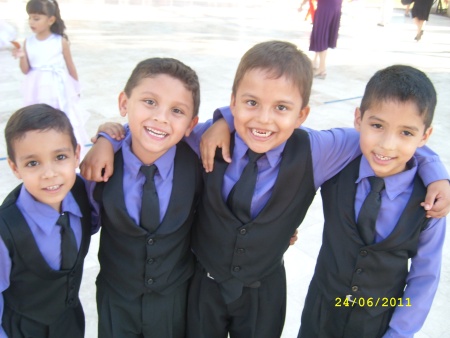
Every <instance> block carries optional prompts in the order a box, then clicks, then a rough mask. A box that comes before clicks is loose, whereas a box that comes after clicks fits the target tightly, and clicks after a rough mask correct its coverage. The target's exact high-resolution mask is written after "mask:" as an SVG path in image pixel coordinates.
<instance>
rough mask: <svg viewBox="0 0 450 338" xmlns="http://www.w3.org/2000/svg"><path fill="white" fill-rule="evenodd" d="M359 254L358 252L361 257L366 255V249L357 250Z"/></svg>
mask: <svg viewBox="0 0 450 338" xmlns="http://www.w3.org/2000/svg"><path fill="white" fill-rule="evenodd" d="M359 254H360V255H361V256H363V257H366V256H367V251H366V250H361V251H360V252H359Z"/></svg>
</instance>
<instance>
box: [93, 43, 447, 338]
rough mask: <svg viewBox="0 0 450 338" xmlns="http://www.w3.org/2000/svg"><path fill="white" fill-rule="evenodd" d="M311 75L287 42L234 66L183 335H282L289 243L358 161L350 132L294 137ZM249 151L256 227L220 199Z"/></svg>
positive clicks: (203, 207)
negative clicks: (324, 187)
mask: <svg viewBox="0 0 450 338" xmlns="http://www.w3.org/2000/svg"><path fill="white" fill-rule="evenodd" d="M312 75H313V71H312V65H311V62H310V61H309V59H308V58H307V57H306V55H304V54H303V53H302V52H300V51H299V50H298V49H297V48H296V46H294V45H292V44H290V43H287V42H282V41H268V42H264V43H260V44H257V45H255V46H254V47H252V48H251V49H250V50H249V51H248V52H247V53H246V54H245V55H244V56H243V58H242V59H241V62H240V64H239V67H238V70H237V73H236V77H235V81H234V85H233V93H232V100H231V112H232V113H233V115H234V119H235V121H234V125H235V127H236V134H235V137H234V138H233V140H234V144H235V145H234V148H233V151H232V154H233V161H232V162H231V164H230V165H228V164H227V163H225V162H224V161H223V160H222V158H221V157H219V158H217V159H216V162H215V164H214V166H215V170H214V172H212V173H210V174H208V175H205V176H204V191H203V195H202V199H201V203H200V205H199V209H198V212H197V219H196V222H195V224H194V227H193V237H192V249H193V251H194V253H195V255H196V257H197V260H198V264H197V269H196V272H195V274H194V277H193V280H192V282H191V286H190V291H189V292H190V294H189V300H188V336H189V337H193V338H194V337H195V338H198V337H226V336H227V334H228V333H230V336H231V337H245V338H247V337H258V338H260V337H270V338H272V337H278V336H280V335H281V331H282V328H283V323H284V313H285V298H286V287H285V273H284V266H283V254H284V252H285V251H286V249H287V248H288V246H289V241H290V237H291V235H292V234H293V233H294V232H295V230H296V228H297V227H298V225H299V224H300V223H301V221H302V219H303V217H304V215H305V213H306V210H307V207H308V206H309V204H310V203H311V201H312V198H313V197H314V195H315V191H316V189H317V188H318V187H319V186H320V184H321V183H323V182H325V181H326V180H327V179H329V178H331V177H332V176H333V175H334V174H336V173H337V172H338V171H339V170H340V169H342V168H343V167H345V165H346V164H348V163H349V162H351V160H352V159H354V158H355V157H356V156H358V155H359V154H360V150H359V148H357V147H355V146H354V145H355V144H356V142H358V138H359V135H358V134H357V132H355V131H352V130H350V129H336V130H332V131H325V132H315V131H311V132H310V134H309V135H308V134H307V133H306V132H304V131H301V130H297V128H298V127H299V126H300V125H301V123H303V121H304V120H305V119H306V117H307V115H308V113H309V107H308V100H309V95H310V91H311V84H312ZM229 112H230V109H228V108H224V109H220V110H218V111H217V112H216V113H217V115H219V114H225V117H229V116H228V115H227V114H228V113H229ZM221 122H222V123H223V121H221ZM221 122H218V123H221ZM231 124H233V123H231ZM205 126H208V124H205ZM205 126H203V129H202V130H200V133H201V131H203V130H204V127H205ZM210 134H211V133H210ZM212 134H213V135H215V133H214V132H213V133H212ZM228 135H229V132H228ZM190 139H191V140H190V141H192V137H191V138H190ZM188 141H189V140H188ZM197 141H198V140H197ZM194 143H195V140H194ZM194 147H195V144H194ZM249 148H250V149H251V150H252V151H254V152H256V153H266V154H265V155H264V156H263V157H262V158H260V159H259V160H257V169H258V173H257V175H258V179H257V182H256V189H255V194H254V196H253V197H252V196H250V199H251V200H252V201H251V210H250V211H248V210H246V211H245V212H244V214H247V218H248V217H249V216H248V213H249V212H250V214H251V215H250V219H253V220H254V221H251V220H250V221H248V220H244V221H243V220H242V219H238V216H237V214H241V212H240V210H235V209H234V208H233V207H232V205H233V204H239V203H234V202H231V201H230V203H228V202H227V200H228V199H230V198H229V195H230V192H231V191H232V187H233V186H234V185H235V183H236V182H237V181H238V179H239V177H240V176H241V175H242V176H246V175H244V174H243V173H244V172H248V171H249V170H246V169H244V167H246V165H247V163H248V162H249V161H248V159H247V158H248V155H247V154H246V153H247V149H249ZM97 150H98V149H97ZM97 153H102V151H97ZM311 154H312V155H311ZM219 156H220V155H219ZM311 156H312V158H311ZM426 166H427V165H425V167H426ZM313 168H314V173H313ZM95 171H97V170H96V169H95ZM98 172H99V170H98ZM439 178H442V177H439ZM246 182H250V180H246ZM245 185H247V186H249V184H244V186H245ZM287 187H289V188H287ZM446 187H447V188H448V183H447V186H446ZM244 190H245V189H244ZM235 191H242V190H240V189H235ZM232 195H233V196H241V195H244V194H242V193H237V194H234V193H233V194H232ZM248 202H249V203H250V201H248ZM239 217H240V216H239ZM266 243H267V244H266ZM269 243H270V244H269Z"/></svg>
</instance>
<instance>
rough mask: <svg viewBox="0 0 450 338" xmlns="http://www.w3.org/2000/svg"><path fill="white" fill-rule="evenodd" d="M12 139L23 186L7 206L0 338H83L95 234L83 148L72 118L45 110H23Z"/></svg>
mask: <svg viewBox="0 0 450 338" xmlns="http://www.w3.org/2000/svg"><path fill="white" fill-rule="evenodd" d="M5 138H6V147H7V152H8V164H9V166H10V167H11V169H12V171H13V173H14V175H15V176H16V177H17V178H19V179H21V180H22V181H23V183H22V184H20V185H19V186H18V187H17V188H15V189H14V190H13V191H12V192H11V193H10V194H9V195H8V196H7V197H6V199H5V201H4V202H3V204H2V205H1V207H0V318H1V326H0V337H2V338H5V337H46V338H59V337H74V338H77V337H78V338H82V337H84V326H85V325H84V313H83V309H82V306H81V303H80V300H79V298H78V292H79V289H80V283H81V277H82V273H83V262H84V258H85V256H86V254H87V252H88V248H89V243H90V236H91V232H92V227H91V209H90V205H89V203H88V198H87V193H86V189H85V186H84V182H83V180H82V179H81V177H78V176H77V175H76V172H75V170H76V169H77V167H78V164H79V160H80V145H78V144H77V142H76V139H75V136H74V133H73V129H72V126H71V124H70V121H69V119H68V118H67V116H66V114H64V113H63V112H61V111H60V110H57V109H54V108H52V107H50V106H48V105H45V104H35V105H31V106H28V107H24V108H22V109H19V110H18V111H16V112H15V113H14V114H13V115H12V116H11V117H10V118H9V120H8V122H7V124H6V128H5ZM64 220H65V221H66V222H64ZM67 221H68V222H67Z"/></svg>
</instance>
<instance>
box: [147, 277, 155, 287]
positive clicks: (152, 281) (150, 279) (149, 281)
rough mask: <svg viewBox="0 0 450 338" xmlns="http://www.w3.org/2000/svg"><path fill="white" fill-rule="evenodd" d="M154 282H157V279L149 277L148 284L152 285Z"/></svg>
mask: <svg viewBox="0 0 450 338" xmlns="http://www.w3.org/2000/svg"><path fill="white" fill-rule="evenodd" d="M154 282H155V280H154V279H153V278H149V279H147V284H148V285H152V284H153V283H154Z"/></svg>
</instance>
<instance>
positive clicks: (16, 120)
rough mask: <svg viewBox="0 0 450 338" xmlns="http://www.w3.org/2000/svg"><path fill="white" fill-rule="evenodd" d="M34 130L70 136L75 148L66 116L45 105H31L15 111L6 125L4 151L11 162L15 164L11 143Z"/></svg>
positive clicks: (70, 126)
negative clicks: (54, 131) (51, 131)
mask: <svg viewBox="0 0 450 338" xmlns="http://www.w3.org/2000/svg"><path fill="white" fill-rule="evenodd" d="M34 130H39V131H47V130H56V131H58V132H61V133H65V134H67V135H68V136H70V141H71V143H72V146H73V149H74V151H75V149H76V148H77V140H76V138H75V134H74V132H73V128H72V125H71V124H70V121H69V118H68V117H67V115H66V114H64V113H63V112H62V111H61V110H59V109H55V108H53V107H51V106H49V105H47V104H41V103H39V104H33V105H31V106H26V107H23V108H21V109H19V110H18V111H16V112H15V113H14V114H12V115H11V117H10V118H9V120H8V122H7V123H6V127H5V140H6V150H7V153H8V157H9V158H10V159H11V161H13V162H15V152H14V147H13V143H14V142H15V141H17V140H20V139H22V138H23V137H24V136H25V134H26V133H27V132H29V131H34Z"/></svg>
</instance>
